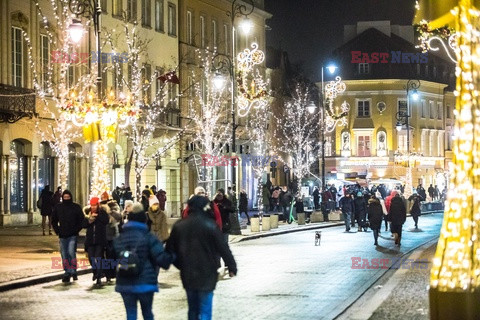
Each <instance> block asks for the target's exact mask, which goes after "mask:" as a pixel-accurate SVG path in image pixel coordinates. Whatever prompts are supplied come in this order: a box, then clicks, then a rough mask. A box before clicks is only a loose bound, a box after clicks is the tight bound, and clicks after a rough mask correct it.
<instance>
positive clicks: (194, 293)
mask: <svg viewBox="0 0 480 320" xmlns="http://www.w3.org/2000/svg"><path fill="white" fill-rule="evenodd" d="M188 206H189V208H190V210H191V211H190V215H189V217H188V219H182V220H179V221H177V222H176V223H175V224H174V225H173V228H172V232H171V234H170V238H169V240H168V242H167V251H169V252H173V253H175V254H176V256H177V259H176V260H175V262H174V265H175V266H176V267H177V268H178V269H179V270H180V276H181V278H182V283H183V287H184V288H185V291H186V292H187V300H188V319H211V318H212V299H213V290H214V289H215V286H216V284H217V279H218V273H217V269H218V268H219V267H220V261H219V259H218V257H219V256H221V257H222V258H223V259H224V260H225V264H226V265H227V266H228V270H229V271H230V272H229V274H230V277H233V276H235V275H236V274H237V265H236V263H235V259H234V258H233V255H232V253H231V251H230V249H229V247H228V244H227V243H226V242H225V241H224V240H223V237H222V233H221V232H220V230H218V228H217V226H216V225H215V222H214V221H213V220H212V219H210V218H209V217H208V214H207V213H206V212H207V211H208V210H210V208H209V201H208V199H206V198H205V197H202V196H194V197H192V198H191V199H190V200H189V201H188Z"/></svg>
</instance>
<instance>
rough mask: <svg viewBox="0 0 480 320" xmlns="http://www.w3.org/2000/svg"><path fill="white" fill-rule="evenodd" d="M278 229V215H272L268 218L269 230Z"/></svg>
mask: <svg viewBox="0 0 480 320" xmlns="http://www.w3.org/2000/svg"><path fill="white" fill-rule="evenodd" d="M276 228H278V214H272V215H271V216H270V229H276Z"/></svg>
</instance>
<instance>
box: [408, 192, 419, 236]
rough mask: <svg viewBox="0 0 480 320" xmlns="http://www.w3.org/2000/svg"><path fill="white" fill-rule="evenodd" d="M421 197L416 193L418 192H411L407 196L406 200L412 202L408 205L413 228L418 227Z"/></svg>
mask: <svg viewBox="0 0 480 320" xmlns="http://www.w3.org/2000/svg"><path fill="white" fill-rule="evenodd" d="M422 200H423V199H422V198H421V197H420V196H419V195H418V193H416V192H415V193H414V194H412V195H411V196H410V197H409V198H408V201H410V203H411V204H412V205H411V207H410V214H411V215H412V218H413V221H414V222H415V229H418V217H419V216H420V214H421V211H422V209H421V203H420V202H421V201H422Z"/></svg>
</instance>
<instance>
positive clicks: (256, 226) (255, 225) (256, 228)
mask: <svg viewBox="0 0 480 320" xmlns="http://www.w3.org/2000/svg"><path fill="white" fill-rule="evenodd" d="M250 231H251V232H260V218H258V217H252V218H250Z"/></svg>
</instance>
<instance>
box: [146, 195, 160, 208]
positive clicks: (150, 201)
mask: <svg viewBox="0 0 480 320" xmlns="http://www.w3.org/2000/svg"><path fill="white" fill-rule="evenodd" d="M155 203H157V204H158V203H159V202H158V199H157V197H156V196H154V195H151V196H150V198H148V206H149V207H151V206H153V205H154V204H155Z"/></svg>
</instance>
